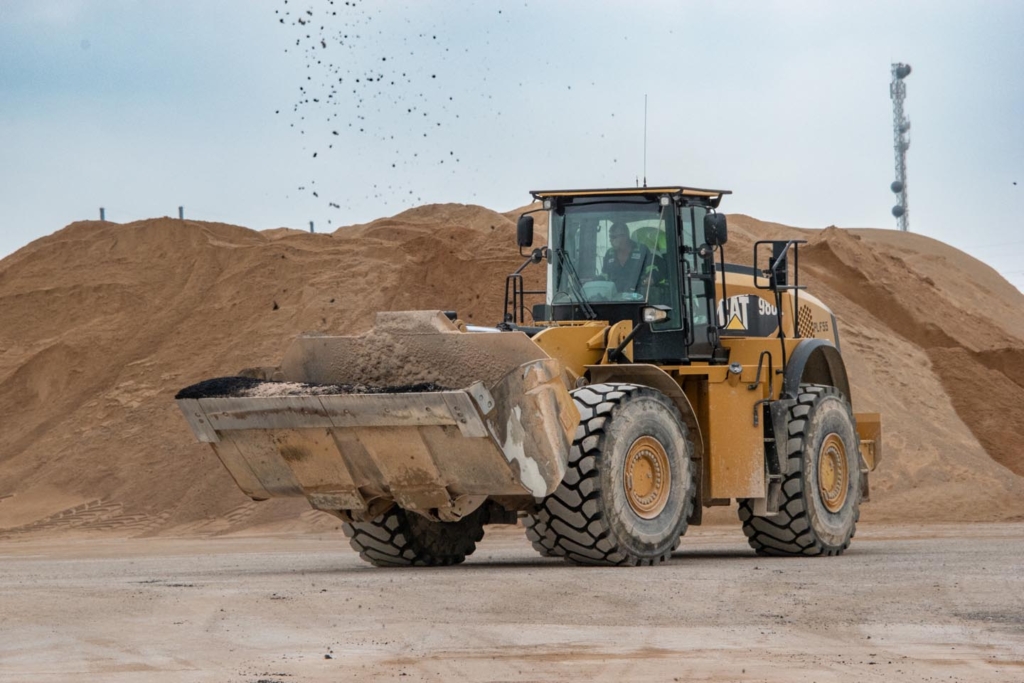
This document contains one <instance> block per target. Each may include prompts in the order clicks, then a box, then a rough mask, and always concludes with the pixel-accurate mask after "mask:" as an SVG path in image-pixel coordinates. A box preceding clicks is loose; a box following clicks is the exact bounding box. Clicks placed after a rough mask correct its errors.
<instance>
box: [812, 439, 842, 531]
mask: <svg viewBox="0 0 1024 683" xmlns="http://www.w3.org/2000/svg"><path fill="white" fill-rule="evenodd" d="M847 465H848V463H847V459H846V446H845V445H844V444H843V440H842V439H840V438H839V435H838V434H829V435H828V436H827V437H825V441H824V442H823V443H822V444H821V450H820V451H819V452H818V490H819V491H820V492H821V502H822V503H824V504H825V508H826V509H827V510H828V511H829V512H839V511H840V510H841V509H842V508H843V503H845V502H846V493H847V488H848V486H847V483H848V479H849V467H848V466H847Z"/></svg>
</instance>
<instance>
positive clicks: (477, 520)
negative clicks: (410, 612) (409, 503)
mask: <svg viewBox="0 0 1024 683" xmlns="http://www.w3.org/2000/svg"><path fill="white" fill-rule="evenodd" d="M342 529H343V530H344V532H345V535H346V536H348V538H349V545H351V546H352V549H353V550H355V551H356V552H357V553H359V557H361V558H362V559H363V560H365V561H366V562H369V563H370V564H372V565H375V566H378V567H413V566H415V567H443V566H448V565H453V564H459V563H461V562H463V561H465V559H466V557H467V556H469V555H472V554H473V551H475V550H476V544H477V542H478V541H479V540H480V539H481V538H483V537H484V525H483V508H480V509H478V510H476V511H475V512H473V513H471V514H469V515H467V516H466V517H463V518H462V519H460V520H459V521H458V522H432V521H430V520H429V519H427V518H426V517H423V516H421V515H418V514H416V513H414V512H406V511H405V510H403V509H402V508H400V507H398V506H397V505H395V506H394V507H392V508H391V509H390V510H388V511H387V512H385V513H384V514H382V515H381V516H380V517H377V518H376V519H374V520H373V521H370V522H346V523H345V524H343V525H342Z"/></svg>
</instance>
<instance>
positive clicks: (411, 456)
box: [177, 312, 579, 520]
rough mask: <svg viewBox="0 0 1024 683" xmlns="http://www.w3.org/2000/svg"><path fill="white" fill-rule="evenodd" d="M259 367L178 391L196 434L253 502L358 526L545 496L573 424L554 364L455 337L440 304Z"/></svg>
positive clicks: (302, 346)
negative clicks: (389, 514)
mask: <svg viewBox="0 0 1024 683" xmlns="http://www.w3.org/2000/svg"><path fill="white" fill-rule="evenodd" d="M250 374H252V373H250ZM256 374H258V375H260V376H261V377H263V378H265V379H252V378H244V377H238V378H222V379H217V380H209V381H206V382H201V383H199V384H197V385H193V386H192V387H189V388H187V389H184V390H182V391H181V392H180V393H179V394H178V396H177V402H178V406H179V407H180V408H181V411H182V413H183V414H184V415H185V418H186V420H187V421H188V423H189V425H190V426H191V427H192V430H193V432H194V433H195V435H196V437H197V438H198V439H199V440H200V441H203V442H206V443H209V444H210V445H211V446H212V447H213V450H214V451H215V452H216V454H217V456H218V457H219V458H220V460H221V462H223V463H224V466H225V467H226V468H227V469H228V471H229V472H230V473H231V475H232V476H233V477H234V479H235V482H236V483H237V484H238V486H239V487H240V488H241V489H242V490H243V491H244V492H245V493H246V494H247V495H249V496H250V497H252V498H254V499H267V498H271V497H275V496H305V497H306V498H308V499H309V501H310V503H311V504H312V505H313V507H315V508H317V509H320V510H325V511H329V512H333V513H339V514H341V515H342V516H346V517H348V518H351V519H357V520H359V519H367V518H373V517H375V516H376V515H377V514H380V512H382V511H383V510H384V509H386V508H387V507H388V506H390V505H391V504H392V503H397V504H398V505H399V506H401V507H402V508H405V509H407V510H412V511H415V512H419V513H420V514H423V515H426V516H428V517H431V518H436V519H444V520H454V519H458V518H460V517H462V516H464V515H465V514H468V513H469V512H472V511H473V510H474V509H476V508H477V507H478V506H479V505H480V504H481V503H483V501H484V500H485V499H486V498H487V497H490V496H520V497H531V496H532V497H542V496H545V495H548V494H550V493H551V492H553V491H554V490H555V488H556V487H557V486H558V484H559V483H560V482H561V480H562V476H563V475H564V473H565V466H566V458H567V455H568V452H569V446H570V444H571V440H572V436H573V433H574V432H575V430H576V426H577V424H578V423H579V413H578V411H577V410H576V408H575V405H574V404H573V402H572V398H571V397H570V395H569V393H568V390H567V387H566V384H565V380H564V373H563V371H562V368H561V366H560V365H559V363H558V362H557V361H555V360H553V359H551V358H549V357H547V355H546V354H545V353H544V352H543V351H542V350H541V349H540V348H539V347H538V346H537V345H536V344H534V343H533V342H532V341H530V339H529V338H528V337H527V336H526V335H525V334H523V333H521V332H504V333H496V334H489V333H466V332H461V331H459V329H458V328H457V327H455V325H454V324H452V323H451V322H450V321H449V320H448V319H447V318H446V317H445V316H444V315H443V314H441V313H440V312H412V313H381V314H378V316H377V324H376V326H375V327H374V328H373V329H372V330H370V331H369V332H368V333H366V334H364V335H360V336H354V337H328V336H314V335H303V336H301V337H299V338H297V339H296V340H295V341H294V342H293V343H292V345H291V346H290V347H289V349H288V351H287V352H286V354H285V358H284V361H283V362H282V364H281V366H280V367H278V368H270V369H266V370H264V371H262V372H261V373H256Z"/></svg>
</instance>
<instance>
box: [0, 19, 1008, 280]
mask: <svg viewBox="0 0 1024 683" xmlns="http://www.w3.org/2000/svg"><path fill="white" fill-rule="evenodd" d="M300 18H301V19H302V22H299V21H298V20H299V19H300ZM1022 35H1024V3H1022V2H1014V1H1006V2H957V3H954V2H943V1H939V0H928V1H927V2H903V3H897V2H863V1H861V2H843V3H838V2H836V3H825V2H756V3H755V2H721V1H717V2H680V1H675V2H669V1H666V2H656V1H653V0H632V1H631V2H600V1H594V0H588V1H586V2H582V1H581V2H553V1H548V2H540V1H538V0H531V1H529V2H523V1H522V0H520V1H519V2H503V1H496V2H477V3H470V2H464V3H463V2H455V1H453V0H449V1H447V2H434V1H429V0H409V1H406V2H401V1H394V0H388V1H386V2H385V1H384V0H378V1H376V2H373V1H371V0H358V1H355V2H345V1H344V0H335V1H334V2H333V3H331V2H330V1H329V0H322V1H317V2H310V1H308V0H306V1H300V0H288V2H285V0H274V1H271V0H174V1H173V2H172V1H170V0H168V1H166V2H159V1H156V0H91V1H85V0H0V64H2V65H3V66H2V69H0V154H2V159H3V162H4V163H2V164H0V228H2V229H0V257H2V256H4V255H6V254H9V253H11V252H13V251H14V250H16V249H18V248H20V247H22V246H24V245H25V244H27V243H28V242H30V241H32V240H34V239H36V238H38V237H41V236H43V235H46V234H49V233H51V232H53V231H55V230H58V229H60V228H61V227H63V226H64V225H66V224H67V223H69V222H71V221H74V220H80V219H88V218H97V217H98V213H99V207H101V206H102V207H105V208H106V212H107V213H106V215H107V218H108V219H109V220H114V221H118V222H127V221H131V220H136V219H140V218H146V217H152V216H162V215H176V214H177V207H178V206H184V207H185V214H186V217H189V218H195V219H203V220H214V221H222V222H229V223H235V224H239V225H245V226H248V227H251V228H255V229H265V228H271V227H280V226H289V227H295V228H303V229H308V225H309V221H311V220H312V221H315V223H316V226H317V229H318V230H319V231H327V230H333V229H335V228H337V227H339V226H342V225H348V224H352V223H357V222H365V221H368V220H372V219H374V218H377V217H380V216H387V215H393V214H395V213H398V212H399V211H401V210H403V209H405V208H408V207H410V206H414V205H419V204H424V203H433V202H463V203H476V204H482V205H484V206H487V207H490V208H493V209H497V210H502V211H504V210H508V209H511V208H514V207H516V206H520V205H522V204H525V203H526V202H527V201H528V200H529V195H528V190H531V189H548V188H554V187H585V186H629V185H634V184H635V183H636V181H637V179H638V178H640V179H641V180H642V178H643V175H644V167H643V165H644V146H643V141H644V96H645V95H647V97H648V116H647V173H646V175H647V180H648V183H649V184H659V183H681V184H689V185H694V186H699V187H713V188H723V189H731V190H733V191H734V192H735V194H734V195H733V196H732V197H730V198H728V199H727V200H726V202H725V203H724V204H723V207H722V208H723V210H725V211H727V212H742V213H747V214H750V215H753V216H755V217H757V218H761V219H764V220H771V221H778V222H781V223H786V224H789V225H796V226H800V227H825V226H828V225H832V224H835V225H839V226H842V227H880V228H894V227H895V224H896V222H895V219H893V218H892V216H891V214H890V209H891V208H892V205H893V204H894V200H895V198H894V195H893V194H892V193H891V192H890V191H889V183H890V182H891V181H892V180H893V175H894V170H893V169H894V159H893V140H892V102H891V100H890V98H889V80H890V74H889V70H890V64H891V63H892V62H895V61H902V62H906V63H909V64H911V66H912V67H913V73H912V74H911V75H910V76H909V78H907V81H906V84H907V99H906V105H905V108H906V113H907V115H908V116H909V118H910V120H911V122H912V129H911V139H912V144H911V147H910V150H909V153H908V162H907V164H908V178H909V183H908V187H909V195H910V227H911V230H912V231H914V232H918V233H922V234H926V235H929V236H931V237H935V238H937V239H940V240H942V241H944V242H948V243H950V244H953V245H955V246H957V247H960V248H963V249H965V250H967V251H969V252H971V253H973V254H974V255H975V256H978V257H979V258H981V259H983V260H985V261H987V262H988V263H990V264H991V265H992V266H993V267H995V268H996V269H997V270H999V271H1000V272H1003V273H1004V274H1005V275H1006V277H1007V278H1008V279H1009V280H1011V281H1012V282H1014V283H1015V284H1017V285H1018V286H1024V230H1022V220H1021V215H1022V213H1024V74H1022V66H1024V40H1022V38H1021V37H1022ZM314 154H315V156H314ZM1014 183H1017V184H1016V185H1015V184H1014ZM314 193H315V194H314Z"/></svg>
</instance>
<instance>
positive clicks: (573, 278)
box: [555, 249, 597, 320]
mask: <svg viewBox="0 0 1024 683" xmlns="http://www.w3.org/2000/svg"><path fill="white" fill-rule="evenodd" d="M555 253H556V254H558V265H560V266H561V267H562V270H563V271H564V272H566V273H568V274H569V278H568V279H569V288H570V289H571V290H572V294H573V295H574V296H575V297H576V300H577V302H578V303H579V304H580V306H581V307H582V308H583V313H584V314H586V316H587V318H589V319H590V320H597V313H595V312H594V309H593V307H592V306H591V305H590V303H589V302H588V301H587V297H586V296H584V294H583V282H582V281H581V280H580V276H579V273H577V272H576V267H575V266H574V265H573V264H572V259H570V258H569V257H567V256H566V255H565V250H564V249H555Z"/></svg>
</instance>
